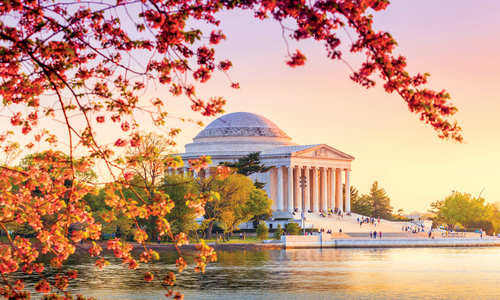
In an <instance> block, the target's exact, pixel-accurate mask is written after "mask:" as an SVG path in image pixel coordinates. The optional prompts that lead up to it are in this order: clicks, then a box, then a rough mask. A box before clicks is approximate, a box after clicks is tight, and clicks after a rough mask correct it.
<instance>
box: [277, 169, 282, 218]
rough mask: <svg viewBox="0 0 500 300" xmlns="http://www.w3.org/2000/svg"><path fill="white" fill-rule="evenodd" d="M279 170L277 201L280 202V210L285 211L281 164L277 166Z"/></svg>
mask: <svg viewBox="0 0 500 300" xmlns="http://www.w3.org/2000/svg"><path fill="white" fill-rule="evenodd" d="M277 171H278V183H277V184H278V195H277V196H278V199H276V201H277V202H278V203H277V204H278V210H279V211H283V167H282V166H279V167H277Z"/></svg>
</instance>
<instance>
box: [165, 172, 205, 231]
mask: <svg viewBox="0 0 500 300" xmlns="http://www.w3.org/2000/svg"><path fill="white" fill-rule="evenodd" d="M160 189H162V190H163V191H164V192H165V193H166V194H168V195H169V197H170V199H171V200H172V201H173V202H174V204H175V206H174V208H173V209H172V210H171V211H170V213H169V214H167V216H166V218H167V220H168V221H169V222H170V224H171V226H172V232H173V233H174V234H177V233H180V232H185V233H189V232H193V231H195V230H197V229H198V227H199V225H198V223H197V222H196V213H195V210H194V209H193V208H189V207H187V205H186V199H185V197H186V195H187V194H196V193H198V186H197V184H196V183H195V180H194V178H193V177H186V176H182V175H177V174H175V175H168V176H165V177H164V179H163V183H162V185H161V187H160Z"/></svg>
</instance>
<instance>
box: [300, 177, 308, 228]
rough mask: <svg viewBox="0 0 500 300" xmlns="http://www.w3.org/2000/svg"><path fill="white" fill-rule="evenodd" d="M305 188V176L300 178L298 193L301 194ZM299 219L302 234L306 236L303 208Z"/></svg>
mask: <svg viewBox="0 0 500 300" xmlns="http://www.w3.org/2000/svg"><path fill="white" fill-rule="evenodd" d="M306 187H307V178H306V176H305V175H302V176H300V188H301V190H300V192H301V193H302V191H305V189H306ZM300 198H302V197H300ZM300 217H301V222H302V234H303V235H306V223H305V220H306V218H305V213H304V206H302V212H301V213H300Z"/></svg>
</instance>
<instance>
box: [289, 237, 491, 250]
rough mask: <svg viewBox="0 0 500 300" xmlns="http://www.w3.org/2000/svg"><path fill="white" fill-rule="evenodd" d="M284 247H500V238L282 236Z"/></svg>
mask: <svg viewBox="0 0 500 300" xmlns="http://www.w3.org/2000/svg"><path fill="white" fill-rule="evenodd" d="M281 242H282V244H283V247H284V248H289V249H290V248H417V247H500V239H496V238H487V239H478V238H473V239H471V238H443V239H424V238H422V239H419V238H413V239H404V238H400V239H381V240H380V239H379V240H375V239H328V238H325V237H322V236H321V235H315V236H283V238H282V240H281Z"/></svg>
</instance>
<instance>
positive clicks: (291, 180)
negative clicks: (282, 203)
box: [287, 166, 293, 212]
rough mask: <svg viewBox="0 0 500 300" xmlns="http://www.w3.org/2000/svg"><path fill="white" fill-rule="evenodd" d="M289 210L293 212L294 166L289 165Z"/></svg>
mask: <svg viewBox="0 0 500 300" xmlns="http://www.w3.org/2000/svg"><path fill="white" fill-rule="evenodd" d="M287 184H288V211H289V212H293V168H292V166H288V181H287Z"/></svg>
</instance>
